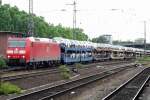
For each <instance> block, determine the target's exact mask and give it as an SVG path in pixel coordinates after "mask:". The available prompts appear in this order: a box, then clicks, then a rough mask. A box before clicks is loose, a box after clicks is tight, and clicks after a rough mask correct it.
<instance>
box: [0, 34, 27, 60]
mask: <svg viewBox="0 0 150 100" xmlns="http://www.w3.org/2000/svg"><path fill="white" fill-rule="evenodd" d="M9 37H24V34H23V33H17V32H9V31H0V56H2V57H4V58H5V57H6V48H7V40H8V38H9Z"/></svg>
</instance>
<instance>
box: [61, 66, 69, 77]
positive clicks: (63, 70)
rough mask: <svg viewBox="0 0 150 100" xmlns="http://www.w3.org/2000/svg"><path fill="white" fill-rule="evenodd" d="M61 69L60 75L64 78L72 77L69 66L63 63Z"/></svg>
mask: <svg viewBox="0 0 150 100" xmlns="http://www.w3.org/2000/svg"><path fill="white" fill-rule="evenodd" d="M59 71H60V75H61V76H62V77H63V78H64V79H69V78H70V69H69V68H67V67H66V66H65V65H61V66H60V67H59Z"/></svg>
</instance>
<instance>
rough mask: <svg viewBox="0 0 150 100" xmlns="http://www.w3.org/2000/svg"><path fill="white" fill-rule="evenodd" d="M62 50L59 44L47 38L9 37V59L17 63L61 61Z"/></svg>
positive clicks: (36, 63)
mask: <svg viewBox="0 0 150 100" xmlns="http://www.w3.org/2000/svg"><path fill="white" fill-rule="evenodd" d="M60 56H61V52H60V47H59V44H57V43H54V42H53V41H52V40H51V39H46V38H34V37H28V38H9V39H8V48H7V59H8V60H9V63H11V64H12V63H16V64H18V63H19V64H20V63H22V64H29V65H38V64H48V65H51V64H52V63H59V61H60V58H61V57H60Z"/></svg>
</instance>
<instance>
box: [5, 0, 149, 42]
mask: <svg viewBox="0 0 150 100" xmlns="http://www.w3.org/2000/svg"><path fill="white" fill-rule="evenodd" d="M33 1H34V13H35V14H36V15H38V16H43V17H44V18H45V20H46V21H47V22H49V23H53V24H55V25H57V24H59V23H61V24H62V25H63V26H69V27H72V14H73V12H72V9H73V7H72V6H70V5H66V4H71V3H73V0H33ZM4 3H8V4H10V5H12V6H14V5H16V6H17V7H19V8H20V9H21V10H25V11H27V12H28V5H29V4H28V0H3V4H4ZM149 4H150V2H149V0H77V9H78V10H79V11H78V12H77V27H80V28H83V29H84V32H85V33H86V34H87V35H88V36H89V37H90V38H94V37H98V36H99V35H102V34H111V35H112V36H113V39H115V40H134V39H136V38H142V37H144V34H143V33H144V23H143V21H144V20H146V21H147V30H146V32H147V41H148V42H150V35H149V34H150V6H149ZM61 9H66V11H65V12H62V11H60V10H61ZM111 9H118V10H111Z"/></svg>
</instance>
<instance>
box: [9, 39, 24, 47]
mask: <svg viewBox="0 0 150 100" xmlns="http://www.w3.org/2000/svg"><path fill="white" fill-rule="evenodd" d="M8 47H25V41H22V40H10V41H8Z"/></svg>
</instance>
